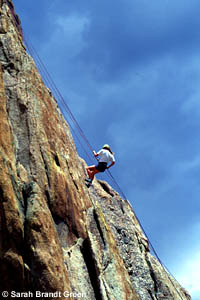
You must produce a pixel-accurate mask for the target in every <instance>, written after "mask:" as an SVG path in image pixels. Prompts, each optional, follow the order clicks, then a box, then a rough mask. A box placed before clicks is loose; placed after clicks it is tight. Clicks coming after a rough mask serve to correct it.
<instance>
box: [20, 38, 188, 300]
mask: <svg viewBox="0 0 200 300" xmlns="http://www.w3.org/2000/svg"><path fill="white" fill-rule="evenodd" d="M24 43H25V45H26V47H27V49H28V51H29V53H30V54H31V56H32V57H35V59H36V63H37V66H38V68H39V70H40V72H41V75H42V78H43V79H44V81H45V82H46V83H47V85H49V87H50V88H51V90H52V91H54V93H55V94H56V95H57V98H58V99H60V100H61V102H62V104H63V105H64V108H65V111H66V112H67V113H68V115H69V116H70V119H71V121H72V122H73V124H74V125H75V127H76V128H77V130H78V132H79V134H80V136H81V137H82V138H83V140H84V141H85V143H86V145H87V146H88V148H89V150H90V151H92V152H93V147H92V146H91V144H90V143H89V141H88V139H87V138H86V136H85V134H84V132H83V130H82V129H81V127H80V125H79V124H78V122H77V120H76V119H75V117H74V115H73V113H72V112H71V110H70V108H69V106H68V105H67V103H66V101H65V99H64V98H63V96H62V95H61V93H60V91H59V90H58V88H57V86H56V84H55V82H54V81H53V79H52V78H51V76H50V74H49V72H48V71H47V68H46V67H45V65H44V63H43V62H42V60H41V58H40V57H39V55H38V53H37V51H36V50H35V49H34V47H33V46H31V47H30V42H29V43H28V42H27V39H25V37H24ZM65 117H66V116H65ZM67 122H68V124H70V122H69V121H67ZM70 128H71V129H72V130H73V133H74V134H75V136H76V138H77V139H78V141H79V143H80V145H81V146H82V148H83V149H84V152H85V153H86V155H87V156H88V158H89V159H90V160H91V156H90V155H89V153H88V151H87V150H86V149H85V147H84V146H83V144H82V143H81V140H80V139H79V137H78V136H77V134H76V132H75V130H74V129H73V127H72V126H71V125H70ZM96 159H97V158H96ZM106 171H107V174H108V175H109V177H110V178H111V180H112V182H113V183H114V185H115V186H116V187H117V189H118V191H119V192H120V194H121V196H122V197H123V198H124V200H125V201H127V202H128V203H129V206H130V208H131V209H132V211H133V213H134V215H135V217H136V219H137V222H138V224H139V225H140V227H141V229H142V231H143V233H144V235H145V236H146V238H147V240H148V242H149V246H150V248H151V250H152V252H153V253H154V255H155V257H156V258H157V260H158V262H159V263H160V265H161V266H162V268H163V269H164V271H165V272H166V274H167V277H168V279H169V281H170V282H171V284H172V285H173V287H174V288H175V290H176V291H177V294H178V295H179V297H180V299H179V300H184V299H183V298H182V296H181V294H180V292H179V291H178V289H177V287H176V286H175V284H174V282H173V281H172V279H171V277H172V278H174V276H173V275H172V274H171V273H170V272H169V270H168V269H167V268H166V267H165V265H164V263H163V262H162V261H161V259H160V258H159V256H158V254H157V252H156V250H155V248H154V247H153V245H152V243H151V241H150V238H149V237H148V235H147V233H146V231H145V230H144V228H143V226H142V224H141V222H140V220H139V219H138V217H137V216H136V214H135V212H134V210H133V208H132V206H131V204H130V202H129V201H128V200H127V198H126V196H125V194H124V193H123V191H122V189H121V188H120V186H119V185H118V183H117V181H116V180H115V178H114V177H113V175H112V174H111V172H110V170H108V169H107V170H106ZM169 275H171V277H170V276H169ZM174 280H176V279H175V278H174Z"/></svg>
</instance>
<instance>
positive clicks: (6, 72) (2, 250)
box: [0, 0, 191, 300]
mask: <svg viewBox="0 0 200 300" xmlns="http://www.w3.org/2000/svg"><path fill="white" fill-rule="evenodd" d="M0 5H1V7H0V120H1V122H0V292H1V293H2V291H8V293H9V296H8V298H7V299H11V298H13V294H12V293H13V292H12V291H14V292H16V293H18V294H17V295H18V296H19V297H21V298H26V299H29V298H33V299H36V298H37V299H46V298H47V297H48V299H66V298H68V299H74V298H79V299H85V300H89V299H91V300H93V299H98V300H108V299H109V300H123V299H124V300H125V299H126V300H131V299H132V300H152V299H154V300H156V299H167V300H178V299H183V300H185V299H191V298H190V296H189V295H188V294H187V292H186V291H185V290H184V289H183V288H182V287H181V286H180V285H179V284H178V283H177V282H176V281H175V280H174V279H173V278H171V277H170V275H169V274H168V273H166V271H165V270H164V269H163V268H162V266H161V265H160V263H159V262H158V261H157V260H156V259H155V258H154V257H153V256H152V255H151V254H150V251H149V245H148V241H147V239H146V237H145V236H144V234H143V232H142V230H141V228H140V226H139V224H138V222H137V219H136V217H135V215H134V212H133V210H132V208H131V207H130V205H129V203H128V202H127V201H125V200H122V199H121V198H120V196H119V195H118V193H116V192H115V191H114V190H113V189H112V188H111V187H110V186H109V185H108V184H107V183H106V182H103V181H95V182H94V185H93V187H91V188H90V189H88V188H87V187H86V186H85V183H84V178H85V163H84V162H83V161H82V160H81V159H80V158H79V156H78V154H77V152H76V148H75V145H74V142H73V139H72V136H71V133H70V130H69V127H68V125H67V123H66V122H65V120H64V119H63V116H62V114H61V113H60V110H59V108H58V105H57V102H56V100H55V99H54V98H53V97H52V95H51V93H50V92H49V90H48V89H47V88H46V87H45V86H44V84H43V82H42V79H41V77H40V74H39V73H38V71H37V69H36V67H35V64H34V62H33V60H32V58H31V57H30V56H29V55H28V54H27V53H26V49H25V46H24V44H23V37H22V32H21V27H20V22H19V19H18V18H17V16H16V14H15V12H14V8H13V4H12V2H11V1H10V0H9V1H8V0H2V1H0ZM28 292H29V293H30V294H29V297H28ZM20 293H24V294H23V295H22V294H20ZM26 293H27V294H26ZM47 293H48V294H47ZM20 295H21V296H20ZM25 296H26V297H25ZM21 298H20V299H21Z"/></svg>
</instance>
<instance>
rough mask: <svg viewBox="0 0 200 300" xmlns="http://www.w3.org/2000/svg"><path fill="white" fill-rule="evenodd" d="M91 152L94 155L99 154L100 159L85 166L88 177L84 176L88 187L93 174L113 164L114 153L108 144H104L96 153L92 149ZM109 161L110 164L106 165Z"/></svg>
mask: <svg viewBox="0 0 200 300" xmlns="http://www.w3.org/2000/svg"><path fill="white" fill-rule="evenodd" d="M93 154H94V156H95V157H97V156H100V159H99V161H98V165H96V166H95V165H93V166H89V167H87V168H86V170H87V173H88V177H89V178H86V181H87V184H86V185H87V186H88V187H89V186H90V185H91V183H92V181H93V179H94V175H95V174H97V173H99V172H104V171H105V170H106V169H109V168H110V167H112V166H113V165H114V164H115V157H114V153H113V152H112V150H111V149H110V146H109V145H107V144H105V145H104V146H103V147H102V149H101V150H99V151H98V152H97V153H96V152H95V151H93ZM108 163H110V165H108Z"/></svg>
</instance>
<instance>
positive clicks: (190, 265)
mask: <svg viewBox="0 0 200 300" xmlns="http://www.w3.org/2000/svg"><path fill="white" fill-rule="evenodd" d="M199 231H200V224H196V225H195V226H193V228H192V230H191V231H190V232H187V233H186V242H187V243H189V245H193V247H191V248H190V249H189V248H188V245H186V247H187V253H184V259H181V261H180V263H179V264H180V265H176V266H175V269H176V270H177V269H178V271H177V272H176V274H174V275H175V278H176V279H177V280H178V282H179V283H180V284H181V285H182V286H183V287H184V288H185V289H186V290H187V291H188V292H189V294H190V295H191V296H192V299H193V300H199V299H200V241H199ZM188 235H189V237H188Z"/></svg>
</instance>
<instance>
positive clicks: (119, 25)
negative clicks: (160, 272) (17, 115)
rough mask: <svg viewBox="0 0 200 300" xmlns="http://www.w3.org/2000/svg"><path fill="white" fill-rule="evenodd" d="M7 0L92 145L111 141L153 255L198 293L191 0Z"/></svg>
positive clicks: (196, 95)
mask: <svg viewBox="0 0 200 300" xmlns="http://www.w3.org/2000/svg"><path fill="white" fill-rule="evenodd" d="M13 3H14V5H15V9H16V12H17V13H18V14H19V16H20V19H21V21H22V27H23V30H24V33H25V36H26V38H28V39H29V40H30V41H31V42H32V44H33V45H34V47H35V49H36V50H37V52H38V54H39V55H40V56H41V58H42V60H43V62H44V63H45V65H46V66H47V68H48V71H49V73H50V74H51V76H52V78H53V79H54V81H55V82H56V85H57V86H58V88H59V90H60V91H61V93H62V95H63V97H64V98H65V99H66V101H67V103H68V105H69V107H70V109H71V110H72V112H73V114H74V116H75V117H76V119H77V121H78V122H79V124H80V126H81V128H82V129H83V131H84V133H85V135H86V136H87V138H88V140H89V141H90V143H91V145H92V146H93V147H94V149H95V150H99V148H101V146H102V145H103V144H105V143H108V144H110V145H111V147H112V148H113V151H114V152H115V156H116V161H117V163H116V165H115V166H114V167H113V168H112V169H111V173H112V175H113V176H114V177H115V179H116V180H117V182H118V184H119V185H120V187H121V189H122V190H123V192H124V193H125V195H126V196H127V198H128V199H129V201H130V202H131V203H132V206H133V208H134V210H135V212H136V214H137V216H138V217H139V219H140V221H141V223H142V225H143V227H144V228H145V231H146V232H147V234H148V236H149V237H150V239H151V242H152V244H153V245H154V247H155V248H156V250H157V252H158V254H159V256H160V258H161V260H162V261H163V262H164V264H165V265H166V266H167V267H168V268H169V270H170V271H171V272H172V274H173V275H174V276H175V277H176V278H177V280H178V281H179V282H180V283H181V284H182V285H183V286H184V287H185V288H186V289H187V290H188V291H189V292H190V294H192V297H193V300H199V299H200V287H199V282H200V239H199V231H200V200H199V195H200V184H199V181H200V138H199V136H200V134H199V132H200V87H199V81H200V34H199V28H200V18H199V13H200V2H199V1H198V0H196V1H195V0H190V1H188V0H182V1H179V0H174V1H170V0H162V1H160V0H152V1H149V0H123V1H122V0H118V1H114V0H110V1H107V0H106V1H105V0H102V1H88V0H85V1H80V0H77V1H64V0H54V1H47V0H40V1H39V0H38V1H31V0H28V1H27V0H20V1H16V0H14V1H13ZM77 148H78V151H79V153H80V155H81V156H83V157H84V158H85V159H86V161H87V162H88V159H87V157H85V156H84V153H82V150H81V147H80V146H79V145H78V144H77ZM88 163H89V162H88ZM97 177H98V176H97ZM98 178H99V177H98ZM104 179H105V180H107V177H106V175H105V177H104Z"/></svg>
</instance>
